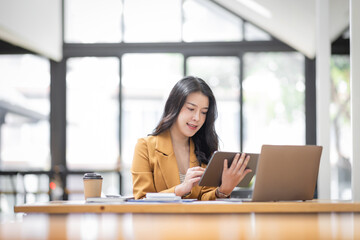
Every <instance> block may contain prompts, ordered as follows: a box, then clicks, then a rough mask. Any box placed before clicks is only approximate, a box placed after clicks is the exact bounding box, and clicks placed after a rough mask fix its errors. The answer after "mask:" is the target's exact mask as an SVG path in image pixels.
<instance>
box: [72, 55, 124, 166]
mask: <svg viewBox="0 0 360 240" xmlns="http://www.w3.org/2000/svg"><path fill="white" fill-rule="evenodd" d="M119 65H120V64H119V60H118V59H117V58H111V57H109V58H98V57H84V58H70V59H69V60H68V61H67V69H68V72H67V74H66V84H67V103H66V106H67V107H66V110H67V140H66V143H67V146H66V149H67V152H66V153H67V166H68V167H69V168H72V169H89V168H90V169H115V168H116V167H117V162H118V160H119Z"/></svg>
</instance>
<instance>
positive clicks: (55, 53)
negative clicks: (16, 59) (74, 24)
mask: <svg viewBox="0 0 360 240" xmlns="http://www.w3.org/2000/svg"><path fill="white" fill-rule="evenodd" d="M0 39H2V40H3V41H6V42H9V43H11V44H13V45H16V46H20V47H22V48H25V49H28V50H30V51H33V52H36V53H38V54H40V55H43V56H45V57H48V58H50V59H53V60H55V61H60V60H61V58H62V1H61V0H50V1H49V0H31V1H29V0H0Z"/></svg>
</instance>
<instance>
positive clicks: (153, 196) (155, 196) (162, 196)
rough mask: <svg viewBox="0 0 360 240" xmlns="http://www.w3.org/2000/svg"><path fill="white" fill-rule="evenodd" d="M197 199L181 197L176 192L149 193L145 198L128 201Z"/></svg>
mask: <svg viewBox="0 0 360 240" xmlns="http://www.w3.org/2000/svg"><path fill="white" fill-rule="evenodd" d="M196 200H197V199H181V197H180V196H176V195H175V193H147V194H146V196H145V198H143V199H137V200H129V201H128V202H141V203H143V202H148V203H151V202H153V203H171V202H176V203H180V202H193V201H196Z"/></svg>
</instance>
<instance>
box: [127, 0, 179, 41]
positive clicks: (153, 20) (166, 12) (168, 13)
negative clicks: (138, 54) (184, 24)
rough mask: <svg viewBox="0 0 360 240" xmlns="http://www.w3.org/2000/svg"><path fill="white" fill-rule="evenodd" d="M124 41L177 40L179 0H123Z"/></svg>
mask: <svg viewBox="0 0 360 240" xmlns="http://www.w3.org/2000/svg"><path fill="white" fill-rule="evenodd" d="M124 22H125V28H124V32H125V33H124V41H125V42H174V41H175V42H179V41H180V40H181V0H152V1H148V0H125V5H124Z"/></svg>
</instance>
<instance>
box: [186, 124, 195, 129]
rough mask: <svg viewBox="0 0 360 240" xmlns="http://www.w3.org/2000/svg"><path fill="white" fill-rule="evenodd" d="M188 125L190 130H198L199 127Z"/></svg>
mask: <svg viewBox="0 0 360 240" xmlns="http://www.w3.org/2000/svg"><path fill="white" fill-rule="evenodd" d="M187 125H188V126H189V128H190V129H192V130H195V129H196V128H197V125H193V124H190V123H187Z"/></svg>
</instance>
